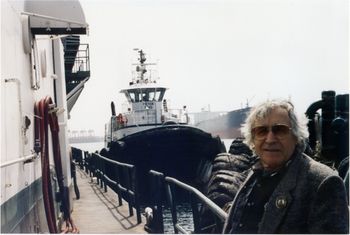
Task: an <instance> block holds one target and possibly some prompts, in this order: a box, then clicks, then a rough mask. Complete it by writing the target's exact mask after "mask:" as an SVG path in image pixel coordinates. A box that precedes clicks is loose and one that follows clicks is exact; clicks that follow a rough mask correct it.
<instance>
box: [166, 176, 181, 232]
mask: <svg viewBox="0 0 350 235" xmlns="http://www.w3.org/2000/svg"><path fill="white" fill-rule="evenodd" d="M171 189H172V188H171V185H169V183H166V190H167V197H168V201H169V205H170V211H171V218H172V221H173V225H174V233H179V232H178V229H177V227H176V225H177V212H176V205H175V199H174V195H173V194H172V190H171Z"/></svg>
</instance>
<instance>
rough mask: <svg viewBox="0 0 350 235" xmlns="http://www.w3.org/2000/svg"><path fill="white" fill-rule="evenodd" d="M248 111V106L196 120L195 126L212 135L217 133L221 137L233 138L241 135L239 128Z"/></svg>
mask: <svg viewBox="0 0 350 235" xmlns="http://www.w3.org/2000/svg"><path fill="white" fill-rule="evenodd" d="M249 111H250V107H247V108H244V109H238V110H234V111H231V112H228V113H227V114H225V115H222V116H219V117H216V118H212V119H208V120H205V121H201V122H198V123H197V124H196V127H198V128H200V129H202V130H204V131H206V132H208V133H211V134H212V135H218V136H220V138H222V139H235V138H237V137H241V136H242V135H241V131H240V128H241V126H242V124H243V123H244V121H245V119H246V117H247V115H248V113H249Z"/></svg>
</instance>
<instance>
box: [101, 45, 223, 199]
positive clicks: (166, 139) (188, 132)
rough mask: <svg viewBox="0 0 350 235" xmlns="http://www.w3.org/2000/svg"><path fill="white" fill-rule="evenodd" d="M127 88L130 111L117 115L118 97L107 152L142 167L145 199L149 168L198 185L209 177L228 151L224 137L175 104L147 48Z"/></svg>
mask: <svg viewBox="0 0 350 235" xmlns="http://www.w3.org/2000/svg"><path fill="white" fill-rule="evenodd" d="M137 51H138V55H139V58H138V63H136V64H133V66H134V69H135V72H134V75H135V76H134V77H133V78H132V81H131V82H130V83H129V87H128V88H127V89H122V90H121V91H120V92H121V93H123V94H125V97H126V99H127V101H128V105H129V108H128V112H126V113H119V114H118V115H116V112H115V106H114V103H113V102H112V104H111V109H112V117H111V118H110V121H109V122H108V123H107V124H106V126H105V127H106V132H105V133H106V134H105V143H106V149H104V151H101V154H102V155H105V156H108V157H110V158H113V159H115V160H117V161H120V162H125V163H129V164H133V165H135V166H136V168H137V172H138V182H139V190H140V191H141V192H140V195H144V196H143V198H141V202H142V201H145V200H146V201H147V196H146V195H147V193H146V191H147V184H145V179H147V178H146V177H147V175H148V172H149V170H151V169H152V170H156V171H159V172H162V173H164V174H165V175H166V176H171V177H175V178H177V179H179V180H181V181H183V182H185V183H188V184H190V185H193V186H195V187H197V188H198V189H202V187H203V186H204V185H205V184H206V183H207V182H208V180H209V175H210V172H211V165H212V161H213V160H214V158H215V156H216V155H217V154H218V153H221V152H226V149H225V146H224V144H223V143H222V142H221V139H220V138H219V137H213V136H212V135H211V134H209V133H207V132H205V131H203V130H201V129H199V128H197V127H194V126H191V125H189V124H188V123H189V117H188V115H187V111H186V107H185V106H184V107H183V109H177V110H171V109H169V108H168V104H167V100H166V99H164V95H165V92H166V90H167V88H166V87H164V86H161V85H159V84H158V83H157V81H156V79H154V78H153V77H152V74H153V75H154V74H156V73H155V72H154V71H153V70H150V71H148V70H147V69H148V67H150V66H154V65H156V64H155V63H146V56H145V53H144V52H143V51H142V50H139V49H137Z"/></svg>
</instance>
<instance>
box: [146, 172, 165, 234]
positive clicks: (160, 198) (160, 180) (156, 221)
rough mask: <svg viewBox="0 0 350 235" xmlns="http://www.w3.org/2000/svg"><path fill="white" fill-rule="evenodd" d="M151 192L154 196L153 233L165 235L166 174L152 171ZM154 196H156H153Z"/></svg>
mask: <svg viewBox="0 0 350 235" xmlns="http://www.w3.org/2000/svg"><path fill="white" fill-rule="evenodd" d="M149 175H150V185H151V190H150V192H151V193H152V195H150V197H151V201H152V210H153V223H152V228H151V229H152V232H154V233H164V224H163V202H164V196H165V194H164V174H163V173H160V172H157V171H154V170H150V171H149ZM153 195H154V196H153Z"/></svg>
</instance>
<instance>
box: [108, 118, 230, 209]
mask: <svg viewBox="0 0 350 235" xmlns="http://www.w3.org/2000/svg"><path fill="white" fill-rule="evenodd" d="M225 151H226V149H225V146H224V145H223V144H222V142H221V140H220V138H213V137H212V136H211V135H210V134H209V133H206V132H204V131H202V130H200V129H198V128H195V127H191V126H187V125H167V126H162V127H157V128H153V129H148V130H145V131H141V132H138V133H135V134H132V135H129V136H126V137H124V138H121V139H119V140H118V141H114V142H112V143H111V146H110V149H109V152H108V155H109V157H110V158H113V159H115V160H117V161H121V162H125V163H129V164H133V165H135V166H136V169H137V180H138V186H139V187H138V188H139V191H140V194H139V195H141V198H140V199H141V202H148V201H149V200H150V195H152V192H149V189H150V185H149V184H148V183H149V181H148V180H149V177H148V172H149V170H151V169H152V170H156V171H159V172H162V173H163V174H164V175H165V176H170V177H174V178H176V179H179V180H180V181H182V182H185V183H188V184H190V185H193V186H195V187H196V188H198V189H202V188H203V186H204V185H205V184H206V183H207V181H208V180H209V175H210V171H211V163H212V161H213V160H214V158H215V156H216V155H217V154H218V153H220V152H225ZM153 193H154V192H153Z"/></svg>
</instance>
